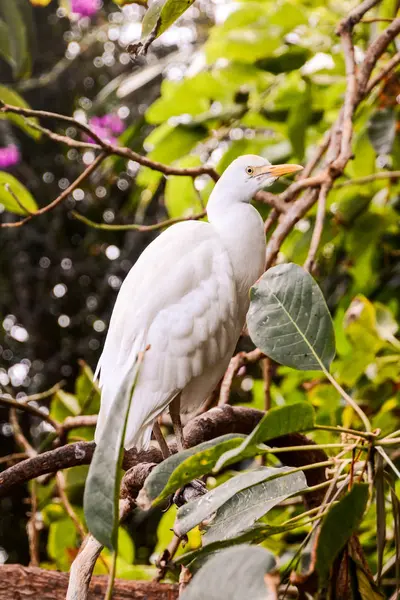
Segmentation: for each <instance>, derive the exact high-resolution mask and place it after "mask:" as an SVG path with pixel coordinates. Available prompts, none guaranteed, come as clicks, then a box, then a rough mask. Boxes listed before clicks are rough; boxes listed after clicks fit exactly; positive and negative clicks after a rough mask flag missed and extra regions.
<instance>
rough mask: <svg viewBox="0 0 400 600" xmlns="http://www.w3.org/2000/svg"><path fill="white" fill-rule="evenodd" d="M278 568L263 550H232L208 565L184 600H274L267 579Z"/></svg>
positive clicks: (269, 554)
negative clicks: (228, 599) (248, 599)
mask: <svg viewBox="0 0 400 600" xmlns="http://www.w3.org/2000/svg"><path fill="white" fill-rule="evenodd" d="M275 568H276V560H275V558H274V556H273V555H272V554H271V553H270V552H268V551H267V550H265V549H264V548H256V547H251V546H244V545H243V546H237V547H235V548H229V549H228V550H224V551H222V552H220V553H218V554H217V555H216V556H214V557H212V558H211V559H210V560H209V561H207V563H206V564H205V565H204V567H203V568H202V569H201V570H200V571H199V572H198V573H197V574H196V575H195V577H194V578H193V580H192V581H191V583H190V585H189V586H188V588H187V590H185V592H184V593H183V594H182V600H200V599H201V598H207V599H208V600H217V599H218V600H219V599H221V598H231V599H232V600H241V599H242V598H254V600H261V599H263V600H273V598H276V596H275V595H274V593H273V592H272V591H271V592H270V591H268V589H267V585H266V580H265V575H266V573H269V572H271V571H274V570H275Z"/></svg>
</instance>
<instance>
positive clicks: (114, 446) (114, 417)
mask: <svg viewBox="0 0 400 600" xmlns="http://www.w3.org/2000/svg"><path fill="white" fill-rule="evenodd" d="M142 357H143V354H142V353H139V354H138V355H137V356H136V359H135V362H134V364H133V366H132V367H131V369H129V370H128V371H127V373H126V374H125V377H124V378H123V380H122V381H121V383H120V388H119V391H118V393H117V395H116V397H115V400H114V402H113V405H112V407H111V410H110V413H109V415H108V420H107V427H105V428H104V430H103V433H102V436H101V438H100V441H99V443H98V445H97V446H96V449H95V451H94V455H93V459H92V462H91V464H90V469H89V474H88V477H87V480H86V486H85V493H84V499H83V504H84V510H85V518H86V523H87V526H88V529H89V531H90V532H91V533H92V535H93V536H94V537H95V538H96V539H97V540H98V541H99V542H100V543H101V544H103V545H104V546H107V548H110V549H115V548H116V545H117V531H118V497H119V483H120V481H119V474H120V467H121V460H122V454H123V443H124V438H125V429H126V422H127V419H128V415H129V410H130V406H131V401H132V395H133V391H134V388H135V385H136V381H137V377H138V373H139V367H140V363H141V360H142Z"/></svg>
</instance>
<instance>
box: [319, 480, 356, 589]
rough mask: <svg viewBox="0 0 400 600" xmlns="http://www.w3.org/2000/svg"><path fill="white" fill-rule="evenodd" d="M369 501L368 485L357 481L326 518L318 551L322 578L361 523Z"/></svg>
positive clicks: (323, 578)
mask: <svg viewBox="0 0 400 600" xmlns="http://www.w3.org/2000/svg"><path fill="white" fill-rule="evenodd" d="M367 502H368V485H367V484H366V483H356V484H354V486H353V488H352V489H351V491H350V492H349V493H348V494H346V495H345V496H344V497H343V498H342V499H341V500H340V502H338V504H335V505H334V506H332V507H331V509H330V510H329V512H328V514H327V515H326V517H325V518H324V520H323V522H322V527H321V532H320V535H319V538H318V546H317V553H316V568H317V571H318V574H319V576H320V577H321V580H325V579H326V578H327V577H328V575H329V571H330V568H331V566H332V564H333V561H334V560H335V558H336V556H337V554H338V553H339V552H340V550H342V549H343V548H344V546H345V544H346V542H347V541H348V540H349V538H350V536H351V534H352V533H354V531H355V530H356V529H357V527H358V525H359V524H360V522H361V519H362V517H363V514H364V512H365V509H366V506H367Z"/></svg>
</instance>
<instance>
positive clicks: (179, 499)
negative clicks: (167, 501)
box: [172, 479, 207, 508]
mask: <svg viewBox="0 0 400 600" xmlns="http://www.w3.org/2000/svg"><path fill="white" fill-rule="evenodd" d="M206 492H207V487H206V484H205V483H204V482H203V481H201V479H194V480H193V481H192V482H191V483H188V484H187V485H185V486H184V487H182V488H180V489H179V490H177V491H176V492H175V494H174V496H173V499H172V501H173V503H174V504H175V505H176V506H177V507H178V508H180V507H181V506H183V505H184V504H186V503H187V502H190V501H191V500H196V499H197V498H200V497H201V496H204V494H205V493H206Z"/></svg>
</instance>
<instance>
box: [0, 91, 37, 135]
mask: <svg viewBox="0 0 400 600" xmlns="http://www.w3.org/2000/svg"><path fill="white" fill-rule="evenodd" d="M0 101H1V102H4V104H10V105H11V106H19V107H23V108H30V106H29V104H28V103H27V102H25V100H24V99H23V98H22V96H20V95H19V94H17V92H15V91H14V90H12V89H10V88H8V87H6V86H5V85H0ZM0 119H8V120H9V121H11V122H12V123H14V125H17V126H18V127H19V128H20V129H22V130H23V131H25V133H27V134H28V135H30V136H31V137H32V138H33V139H35V140H38V139H39V138H40V136H41V135H42V134H41V132H40V131H37V130H36V129H33V128H32V127H29V122H31V123H35V124H36V125H37V124H38V120H37V119H35V118H30V119H25V118H24V117H21V116H20V115H15V114H12V113H2V112H0Z"/></svg>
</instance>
